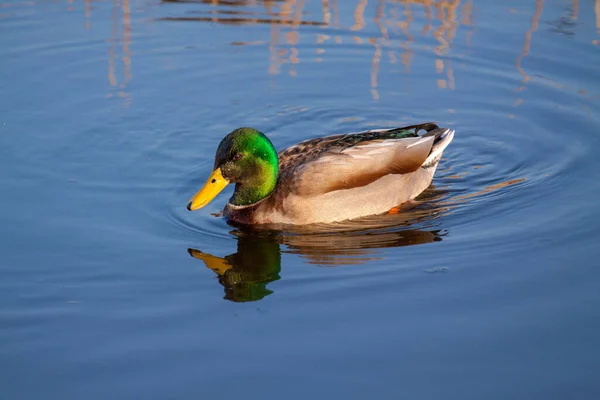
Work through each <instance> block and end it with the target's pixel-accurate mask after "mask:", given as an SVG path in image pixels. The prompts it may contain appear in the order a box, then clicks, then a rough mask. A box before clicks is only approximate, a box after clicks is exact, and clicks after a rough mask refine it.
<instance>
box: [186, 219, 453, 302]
mask: <svg viewBox="0 0 600 400" xmlns="http://www.w3.org/2000/svg"><path fill="white" fill-rule="evenodd" d="M382 217H383V218H384V219H383V221H385V217H386V216H382ZM387 217H388V222H389V219H392V218H396V219H397V218H402V216H387ZM357 226H358V225H356V226H355V227H354V229H356V227H357ZM313 229H314V230H311V228H304V230H302V228H299V230H298V231H293V232H292V231H287V232H286V231H269V230H261V229H260V228H245V229H236V230H234V231H232V232H231V234H232V235H233V236H235V237H236V239H237V251H236V252H235V253H233V254H230V255H228V256H225V257H218V256H214V255H212V254H209V253H205V252H203V251H201V250H197V249H188V253H189V254H190V255H191V256H192V257H194V258H196V259H199V260H201V261H203V262H204V265H205V266H206V267H207V268H208V269H210V270H212V271H213V272H214V273H215V274H217V277H218V280H219V283H220V284H221V285H222V286H223V288H224V290H225V297H224V298H225V299H227V300H230V301H235V302H247V301H256V300H261V299H262V298H264V297H265V296H268V295H269V294H271V293H273V292H272V290H270V289H268V288H267V285H268V284H269V283H271V282H273V281H276V280H278V279H280V275H279V274H280V272H281V253H288V254H298V255H300V256H301V257H303V258H305V259H307V260H308V263H309V264H317V265H320V266H338V265H356V264H364V263H367V262H369V261H373V260H378V259H381V256H380V255H378V254H377V252H376V249H382V248H391V247H401V246H413V245H419V244H427V243H433V242H438V241H441V240H442V237H443V235H442V234H441V233H440V231H436V230H431V231H430V230H415V229H405V230H399V229H398V228H395V229H396V230H387V231H377V230H371V231H369V230H368V229H362V230H355V231H346V232H344V231H340V232H326V230H325V229H326V228H325V227H323V226H322V227H314V228H313ZM333 229H336V228H333ZM282 246H283V250H282Z"/></svg>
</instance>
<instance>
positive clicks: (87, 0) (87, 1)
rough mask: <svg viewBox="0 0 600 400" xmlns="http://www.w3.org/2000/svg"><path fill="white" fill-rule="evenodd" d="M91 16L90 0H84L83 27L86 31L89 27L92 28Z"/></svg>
mask: <svg viewBox="0 0 600 400" xmlns="http://www.w3.org/2000/svg"><path fill="white" fill-rule="evenodd" d="M91 18H92V5H91V0H85V29H86V30H88V31H89V30H90V29H92V22H91Z"/></svg>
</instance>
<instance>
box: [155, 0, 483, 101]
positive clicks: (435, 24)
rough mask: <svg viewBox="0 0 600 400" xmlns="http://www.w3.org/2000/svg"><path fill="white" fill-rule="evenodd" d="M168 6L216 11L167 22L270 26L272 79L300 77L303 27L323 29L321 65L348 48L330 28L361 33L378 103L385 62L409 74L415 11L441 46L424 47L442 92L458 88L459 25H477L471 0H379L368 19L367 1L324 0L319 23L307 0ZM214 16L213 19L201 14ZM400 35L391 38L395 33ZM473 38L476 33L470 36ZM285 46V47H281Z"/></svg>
mask: <svg viewBox="0 0 600 400" xmlns="http://www.w3.org/2000/svg"><path fill="white" fill-rule="evenodd" d="M163 1H167V2H174V3H177V2H186V3H189V2H196V3H200V4H207V5H210V6H212V7H213V9H212V10H210V11H192V12H190V13H189V14H195V15H189V14H188V15H185V16H168V17H163V18H160V20H162V21H199V22H214V23H220V24H233V25H240V24H269V25H270V33H269V36H270V37H269V43H268V46H267V47H268V51H269V67H268V72H269V74H270V75H278V74H280V73H281V70H282V67H283V66H286V68H287V72H288V73H289V75H290V76H293V77H294V76H297V75H298V68H297V65H299V64H301V63H302V60H303V59H307V57H306V55H305V56H304V58H303V57H302V56H301V54H300V50H299V47H298V45H299V44H300V43H301V42H302V40H303V38H304V37H305V36H307V35H309V33H307V32H306V31H303V30H301V29H299V28H300V27H302V26H318V27H321V31H319V32H311V33H310V35H312V36H313V37H314V39H313V40H314V43H315V44H316V45H317V46H316V48H315V51H314V52H315V57H314V58H313V59H312V60H313V61H314V62H321V61H323V59H324V58H325V57H326V52H327V46H326V45H325V44H327V45H333V46H334V45H337V44H344V40H345V38H344V37H343V36H341V35H331V34H327V33H326V31H327V30H328V29H329V28H336V27H339V28H341V29H344V28H346V29H348V30H350V31H351V32H355V33H356V34H355V35H353V36H352V37H351V40H352V41H353V42H354V43H355V44H357V45H364V44H367V45H370V46H373V56H372V58H371V71H370V74H369V82H370V90H371V94H372V96H373V98H374V99H375V100H377V99H379V92H378V88H379V85H380V82H379V71H380V63H382V62H383V61H384V60H389V63H390V64H396V63H397V62H398V60H400V62H401V63H402V65H403V67H404V71H405V72H406V73H409V72H410V68H411V64H412V62H413V54H414V50H413V47H414V46H415V34H414V33H413V32H411V24H412V23H413V22H414V17H413V12H414V10H413V9H414V8H415V7H417V8H422V9H423V10H424V12H425V16H426V22H425V24H424V26H423V29H422V30H421V31H420V36H428V35H429V36H432V37H434V38H435V39H436V41H437V42H438V45H436V46H434V47H433V48H430V47H429V46H426V45H421V47H422V48H425V49H428V50H431V51H433V52H434V53H435V54H436V55H437V58H436V59H435V61H434V68H435V69H436V71H437V73H438V74H439V75H442V76H440V77H438V78H436V83H437V85H438V87H439V88H440V89H450V90H453V89H454V88H455V79H454V71H453V68H452V63H451V62H450V60H449V59H448V58H447V57H446V55H447V53H448V51H449V49H450V48H451V47H452V41H453V40H454V38H455V36H456V33H457V30H458V27H459V26H460V24H459V22H458V21H459V20H461V22H464V23H465V24H466V25H469V26H472V25H473V24H472V19H471V13H472V8H473V7H472V0H469V1H467V2H465V3H464V6H462V8H461V4H462V2H461V0H439V1H434V0H373V1H374V2H375V12H374V15H372V16H368V15H366V13H367V8H368V7H367V6H368V5H369V1H368V0H355V1H353V2H352V3H350V2H346V1H344V2H339V1H337V0H321V2H320V9H321V12H320V14H321V15H320V16H319V17H320V19H318V20H317V19H315V18H314V14H313V15H311V14H310V13H303V10H304V9H305V8H306V7H305V6H306V1H305V0H281V1H256V2H250V1H242V0H240V1H233V0H230V1H223V0H212V1H208V0H199V1H198V0H195V1H190V0H163ZM259 4H260V5H262V6H263V7H264V12H258V11H247V10H236V9H224V7H232V6H256V5H259ZM341 6H345V7H348V6H350V7H352V10H353V11H352V15H353V21H352V23H351V25H350V26H347V27H344V26H341V24H342V23H341V22H340V15H341V11H340V7H341ZM197 14H209V15H197ZM369 21H372V23H373V24H374V25H375V26H376V27H377V31H378V34H377V35H372V36H369V37H364V36H360V35H359V34H358V33H359V32H360V31H363V30H365V28H366V27H367V26H368V24H369ZM392 31H393V33H394V34H395V37H393V38H392V37H391V32H392ZM468 34H469V35H470V34H472V31H471V32H468ZM235 44H236V45H243V44H245V42H244V41H235ZM282 44H285V45H286V46H281V45H282Z"/></svg>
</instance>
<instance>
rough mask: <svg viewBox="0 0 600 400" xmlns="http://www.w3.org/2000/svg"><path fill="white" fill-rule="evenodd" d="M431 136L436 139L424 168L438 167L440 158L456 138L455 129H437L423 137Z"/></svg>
mask: <svg viewBox="0 0 600 400" xmlns="http://www.w3.org/2000/svg"><path fill="white" fill-rule="evenodd" d="M429 136H433V137H435V139H434V140H433V146H432V147H431V151H430V153H429V156H428V157H427V160H425V162H424V163H423V167H424V168H428V167H432V166H434V165H437V163H438V161H439V160H440V158H442V153H443V152H444V150H445V149H446V147H448V145H449V144H450V142H452V139H453V138H454V129H450V128H435V129H432V130H430V131H428V132H427V133H426V134H425V135H423V137H429Z"/></svg>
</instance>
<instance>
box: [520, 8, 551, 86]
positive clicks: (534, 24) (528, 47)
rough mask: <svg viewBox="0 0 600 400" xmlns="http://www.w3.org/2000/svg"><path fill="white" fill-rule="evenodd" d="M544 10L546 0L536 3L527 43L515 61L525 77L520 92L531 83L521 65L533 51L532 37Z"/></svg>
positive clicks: (526, 36) (527, 33) (526, 38)
mask: <svg viewBox="0 0 600 400" xmlns="http://www.w3.org/2000/svg"><path fill="white" fill-rule="evenodd" d="M543 9H544V0H537V1H536V2H535V13H534V14H533V18H532V19H531V26H530V27H529V30H528V31H527V32H526V33H525V43H524V44H523V50H522V51H521V54H520V55H519V57H517V60H516V61H515V65H516V67H517V71H519V73H520V74H521V75H523V81H522V82H523V85H522V86H521V87H520V88H519V89H518V90H519V91H521V90H524V89H525V84H526V83H527V82H529V79H530V77H529V75H527V72H525V70H524V69H523V67H522V66H521V64H522V62H523V59H524V58H525V57H526V56H527V55H528V54H529V51H530V50H531V35H532V34H533V32H535V31H537V29H538V26H539V23H540V16H541V15H542V10H543Z"/></svg>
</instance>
